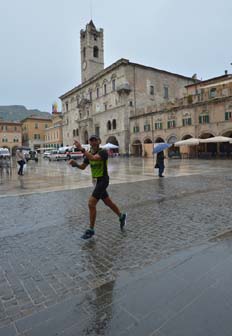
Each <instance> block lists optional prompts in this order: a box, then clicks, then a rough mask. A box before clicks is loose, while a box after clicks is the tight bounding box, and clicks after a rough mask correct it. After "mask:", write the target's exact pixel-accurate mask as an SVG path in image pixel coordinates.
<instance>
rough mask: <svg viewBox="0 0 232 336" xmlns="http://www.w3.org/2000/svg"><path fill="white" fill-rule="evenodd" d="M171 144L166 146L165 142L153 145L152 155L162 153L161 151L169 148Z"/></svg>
mask: <svg viewBox="0 0 232 336" xmlns="http://www.w3.org/2000/svg"><path fill="white" fill-rule="evenodd" d="M171 145H172V144H168V143H166V142H160V143H157V144H155V145H154V148H153V153H154V154H157V153H159V152H162V151H163V150H165V149H167V148H169V147H171Z"/></svg>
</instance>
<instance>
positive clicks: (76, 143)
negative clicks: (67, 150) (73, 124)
mask: <svg viewBox="0 0 232 336" xmlns="http://www.w3.org/2000/svg"><path fill="white" fill-rule="evenodd" d="M73 144H74V145H75V146H76V147H77V149H80V150H81V148H82V147H81V143H80V142H79V141H77V140H74V142H73Z"/></svg>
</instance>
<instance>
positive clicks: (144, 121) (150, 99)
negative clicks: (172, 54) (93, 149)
mask: <svg viewBox="0 0 232 336" xmlns="http://www.w3.org/2000/svg"><path fill="white" fill-rule="evenodd" d="M80 39H81V69H82V70H81V71H82V83H81V84H80V85H78V86H77V87H75V88H73V89H72V90H70V91H68V92H66V93H65V94H63V95H62V96H61V97H60V99H61V101H62V112H63V142H64V144H67V145H71V144H72V143H73V139H74V137H78V138H79V140H80V141H81V142H82V143H87V142H88V137H89V135H90V134H91V133H96V134H98V135H99V136H100V137H101V139H102V143H106V142H111V143H114V144H117V145H119V148H120V153H122V154H123V153H132V154H136V153H137V154H142V153H143V154H144V151H143V148H142V146H140V145H139V143H138V141H141V143H144V141H145V142H146V139H149V140H147V141H152V140H153V138H154V130H153V128H152V123H151V119H152V117H151V113H152V112H154V111H161V110H162V109H164V106H166V105H167V104H175V103H176V101H178V100H179V99H180V98H181V97H183V96H184V95H186V88H185V86H186V85H189V84H193V83H195V82H196V79H194V78H189V77H185V76H182V75H178V74H174V73H170V72H168V71H163V70H159V69H156V68H152V67H148V66H144V65H141V64H136V63H132V62H130V61H129V60H127V59H120V60H118V61H117V62H115V63H113V64H112V65H110V66H109V67H107V68H105V69H104V49H103V45H104V44H103V30H102V29H100V30H97V29H96V27H95V26H94V24H93V22H92V21H90V23H89V24H87V26H86V29H85V30H81V33H80Z"/></svg>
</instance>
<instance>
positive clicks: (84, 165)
mask: <svg viewBox="0 0 232 336" xmlns="http://www.w3.org/2000/svg"><path fill="white" fill-rule="evenodd" d="M68 163H69V164H70V165H71V166H72V167H76V168H78V169H81V170H84V169H85V168H86V167H87V164H86V163H84V162H82V163H81V164H78V163H77V162H76V161H75V160H69V162H68Z"/></svg>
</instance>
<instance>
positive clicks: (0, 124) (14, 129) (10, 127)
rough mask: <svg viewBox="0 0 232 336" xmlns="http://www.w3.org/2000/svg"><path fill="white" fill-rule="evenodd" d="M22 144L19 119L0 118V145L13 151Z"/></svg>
mask: <svg viewBox="0 0 232 336" xmlns="http://www.w3.org/2000/svg"><path fill="white" fill-rule="evenodd" d="M21 145H22V124H21V122H19V121H4V120H0V147H3V148H8V149H9V150H10V152H11V153H14V152H15V150H16V147H18V146H21Z"/></svg>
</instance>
